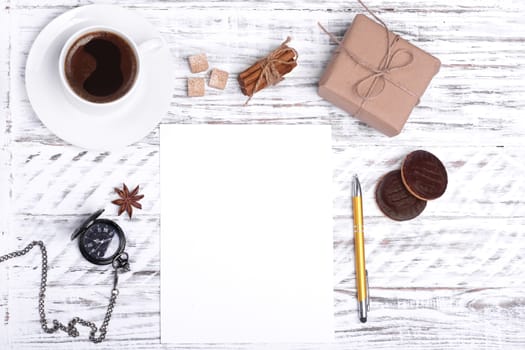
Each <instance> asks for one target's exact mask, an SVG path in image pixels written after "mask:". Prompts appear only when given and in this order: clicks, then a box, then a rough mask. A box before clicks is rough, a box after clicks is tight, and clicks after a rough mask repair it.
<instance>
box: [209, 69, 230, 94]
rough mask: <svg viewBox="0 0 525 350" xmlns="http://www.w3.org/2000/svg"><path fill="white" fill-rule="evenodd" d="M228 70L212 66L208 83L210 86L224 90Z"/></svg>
mask: <svg viewBox="0 0 525 350" xmlns="http://www.w3.org/2000/svg"><path fill="white" fill-rule="evenodd" d="M228 75H229V74H228V72H225V71H223V70H220V69H217V68H214V69H213V70H212V71H211V75H210V81H209V82H208V85H209V86H210V87H212V88H216V89H221V90H224V88H225V87H226V83H227V82H228Z"/></svg>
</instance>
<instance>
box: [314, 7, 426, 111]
mask: <svg viewBox="0 0 525 350" xmlns="http://www.w3.org/2000/svg"><path fill="white" fill-rule="evenodd" d="M357 1H358V2H359V3H360V4H361V5H362V6H363V7H364V8H365V10H366V11H367V12H368V13H369V14H370V15H371V16H372V17H374V19H375V20H376V21H378V22H379V23H381V25H382V26H383V27H384V28H385V33H386V42H387V45H386V52H385V55H384V56H383V58H382V59H381V61H380V63H379V67H377V68H376V67H374V66H373V65H371V64H369V63H368V62H366V61H364V60H362V59H360V58H359V57H357V56H356V55H355V54H354V53H352V52H351V51H350V50H348V49H347V48H346V47H344V46H343V45H342V42H341V41H340V40H339V39H337V38H336V37H335V35H333V34H332V33H330V32H329V31H328V30H326V29H325V28H324V27H323V26H322V25H321V24H320V23H318V25H319V27H320V28H321V30H322V31H323V32H325V33H326V34H328V36H329V37H330V39H332V40H333V41H334V42H335V43H336V44H338V45H339V48H340V49H342V50H343V51H344V52H345V53H346V54H347V55H348V57H350V58H351V59H352V60H353V61H354V62H356V63H357V64H359V65H360V66H362V67H364V68H366V69H367V70H369V71H370V74H369V75H368V76H366V77H365V78H363V79H361V80H360V81H358V82H357V83H355V85H354V89H355V93H356V95H357V96H359V97H360V98H361V104H360V105H359V109H358V110H357V112H356V114H359V112H361V110H362V108H363V105H364V104H365V102H366V101H370V100H373V99H375V98H376V97H378V96H379V95H381V93H382V92H383V91H384V89H385V84H386V83H385V81H388V82H389V83H391V84H392V85H394V86H396V87H397V88H399V89H401V90H402V91H404V92H405V93H407V94H408V95H410V96H412V97H414V98H416V99H417V103H416V104H419V97H420V96H419V95H418V94H416V93H414V92H413V91H411V90H410V89H408V88H407V87H405V86H403V85H402V84H401V83H399V82H397V81H394V80H393V79H391V77H390V76H389V74H390V73H391V72H393V71H396V70H401V69H404V68H407V67H408V66H409V65H410V64H411V63H412V62H413V61H414V55H413V54H412V52H410V51H409V50H407V49H398V50H396V51H394V52H392V48H391V39H390V33H389V30H388V27H387V25H386V24H385V22H383V21H382V20H381V19H380V18H379V17H377V16H376V15H375V14H374V13H373V12H372V11H371V10H370V9H369V8H368V7H367V6H366V5H365V4H363V2H362V1H361V0H357ZM398 38H399V36H398V35H396V36H395V37H394V40H393V41H394V42H395V41H396V40H397V39H398ZM402 55H405V56H406V57H407V59H406V61H404V62H402V63H398V64H395V63H394V61H395V58H396V57H401V56H402ZM378 82H379V83H380V84H381V85H380V86H379V88H377V89H376V84H377V83H378ZM366 87H368V89H367V88H366Z"/></svg>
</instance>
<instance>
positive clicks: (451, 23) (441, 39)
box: [13, 3, 525, 146]
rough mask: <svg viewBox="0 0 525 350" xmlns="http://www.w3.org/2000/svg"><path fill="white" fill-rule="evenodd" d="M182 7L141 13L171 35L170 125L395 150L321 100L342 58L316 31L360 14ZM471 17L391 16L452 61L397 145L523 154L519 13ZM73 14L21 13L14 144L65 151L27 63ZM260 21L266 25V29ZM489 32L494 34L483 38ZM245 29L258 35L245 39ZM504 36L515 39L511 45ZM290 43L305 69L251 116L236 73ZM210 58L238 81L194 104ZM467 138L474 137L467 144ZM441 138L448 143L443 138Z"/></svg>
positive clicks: (480, 11)
mask: <svg viewBox="0 0 525 350" xmlns="http://www.w3.org/2000/svg"><path fill="white" fill-rule="evenodd" d="M166 6H167V7H166ZM177 6H178V5H176V3H173V4H172V3H170V4H164V3H163V4H162V5H161V7H160V8H159V7H146V8H139V9H136V11H139V12H140V13H142V14H143V15H144V16H145V17H146V18H148V19H149V20H151V21H152V22H153V23H155V24H157V25H158V26H159V27H160V28H162V32H163V34H164V36H165V37H166V38H167V40H168V41H169V43H170V45H171V46H172V53H173V56H174V63H175V70H176V72H177V79H176V83H175V90H174V91H175V96H174V99H173V103H172V108H170V111H169V114H168V116H167V117H166V118H165V121H166V122H192V123H225V122H227V123H232V122H233V123H254V122H255V123H257V122H259V123H290V124H293V123H319V122H320V123H332V124H334V125H336V126H338V127H339V130H340V131H341V133H340V134H339V135H337V136H338V138H347V139H350V138H351V141H349V142H352V143H363V144H373V143H374V142H376V140H377V139H378V137H379V139H380V140H381V141H383V140H384V141H383V142H391V141H390V140H389V139H387V138H385V137H382V136H381V135H379V134H378V133H377V132H375V131H374V130H372V129H370V128H368V127H364V126H363V125H362V124H360V123H359V122H358V121H357V120H356V119H354V118H350V117H348V116H347V115H346V114H345V113H344V112H342V111H340V110H339V109H337V108H336V107H334V106H331V105H330V104H328V103H327V102H325V101H323V100H322V99H321V98H320V97H319V96H317V94H316V84H317V81H318V79H319V76H320V75H321V73H322V70H323V67H324V66H325V64H326V62H327V61H328V59H329V57H330V55H331V53H332V52H333V51H334V49H335V46H334V45H333V44H330V43H329V40H328V38H327V37H326V35H325V34H323V33H321V32H320V31H319V30H318V28H317V27H316V22H317V21H321V22H323V23H325V24H326V25H327V26H328V27H329V28H330V30H333V31H334V32H335V33H337V34H339V35H341V34H342V33H343V32H344V30H345V28H346V26H347V25H348V24H349V23H350V21H351V18H352V16H353V12H351V13H345V12H343V13H341V12H333V11H332V12H328V11H320V10H318V11H306V10H305V11H297V13H294V16H289V11H290V9H289V8H287V7H285V8H284V9H265V8H264V7H263V8H262V9H261V8H257V9H253V8H252V7H251V6H249V5H246V8H242V9H239V6H241V5H240V4H239V3H233V4H230V6H231V8H228V7H227V6H228V3H227V4H226V5H224V6H225V8H222V7H221V10H220V11H219V10H217V12H213V11H209V10H208V9H207V8H205V7H200V6H185V5H184V4H183V5H180V8H179V7H177ZM221 6H223V5H221ZM333 6H335V4H334V5H333ZM339 6H340V5H339ZM469 10H470V9H468V8H467V9H463V10H462V11H458V12H457V13H447V15H446V22H445V25H444V24H443V23H442V22H443V20H441V19H440V18H442V17H433V16H432V14H428V13H424V14H420V13H418V12H413V11H409V12H405V13H403V11H402V9H401V11H400V12H398V11H396V12H385V13H384V14H383V15H384V16H385V20H386V21H387V22H388V23H390V24H391V27H392V28H397V29H398V31H399V32H401V34H403V35H405V36H406V37H407V38H408V39H410V40H412V41H414V42H415V43H416V44H418V45H420V46H421V47H422V48H425V49H427V50H429V51H430V52H432V53H434V54H436V55H437V56H438V57H439V58H440V59H441V60H442V61H443V68H442V71H441V72H440V74H439V75H438V76H437V77H436V79H435V80H434V81H433V83H432V84H431V87H430V88H429V90H428V91H427V92H426V94H425V95H424V97H423V99H422V102H421V104H420V106H419V107H417V108H416V110H415V111H414V113H413V115H412V116H411V118H410V120H409V123H408V124H407V127H406V130H405V131H404V133H403V134H402V135H401V136H399V137H396V138H395V139H394V141H393V142H395V143H397V144H407V145H408V144H411V143H428V142H430V143H433V144H441V143H443V142H446V143H447V144H449V145H458V144H460V145H465V144H472V145H476V146H480V145H485V144H489V145H493V146H496V145H500V144H505V145H515V146H518V145H521V140H520V138H519V137H517V136H516V135H521V134H522V133H523V131H525V130H524V127H523V123H521V113H520V110H521V108H522V107H523V99H522V98H521V96H522V95H523V93H524V91H523V90H524V89H523V85H522V84H521V83H520V82H521V81H522V80H523V79H524V78H525V73H523V70H520V69H516V67H519V66H522V65H523V64H524V63H525V62H524V61H525V52H524V48H523V47H524V46H523V45H519V44H516V43H517V42H520V41H522V40H523V38H524V36H525V33H524V30H523V29H521V28H524V26H517V24H519V23H521V22H522V21H523V20H522V19H521V16H520V14H519V13H518V12H516V11H514V8H512V7H509V8H495V9H492V8H485V7H482V8H475V9H471V10H470V11H472V13H470V15H469V14H465V13H464V12H465V11H469ZM63 11H64V9H63V8H47V7H44V8H21V9H17V10H16V11H14V15H15V18H16V19H17V23H18V25H19V27H18V30H17V31H16V36H17V37H16V44H14V45H15V46H16V47H15V48H14V51H15V52H16V54H15V56H14V63H13V65H14V69H15V71H16V74H15V75H14V77H15V79H14V82H13V94H14V96H15V98H16V100H17V101H20V102H21V103H19V104H17V105H16V106H13V110H14V111H13V113H15V114H16V115H31V118H24V119H23V120H20V121H19V122H18V123H17V124H16V125H15V135H14V137H15V138H16V141H18V142H27V141H30V140H31V141H32V142H40V143H46V144H55V145H62V144H64V143H63V142H62V141H61V140H59V139H57V138H56V137H55V136H53V135H52V134H51V133H50V132H49V131H48V130H47V129H45V128H44V127H43V126H42V125H41V123H40V122H39V121H38V119H37V118H36V116H35V115H34V113H33V112H32V110H31V108H30V106H29V104H28V102H27V97H26V96H25V87H24V85H23V81H22V80H21V78H22V77H23V68H24V62H25V57H26V55H27V52H28V51H29V48H30V44H31V42H32V41H33V40H34V37H35V35H36V33H37V32H38V31H39V30H40V28H42V26H43V25H44V24H45V23H47V22H48V21H49V20H51V19H52V18H54V17H55V16H57V15H58V14H60V13H62V12H63ZM218 13H219V14H220V16H219V17H220V18H217V16H218V15H217V14H218ZM35 17H36V18H38V19H40V20H35ZM258 18H264V19H265V20H264V21H263V22H261V21H260V20H259V21H258ZM500 18H505V20H503V21H502V20H500ZM489 24H490V26H489ZM482 25H483V26H486V27H487V28H488V27H490V30H485V31H481V28H480V26H482ZM239 28H243V33H245V32H248V33H251V35H239ZM290 28H293V30H290ZM479 33H482V34H479ZM499 33H507V34H506V35H505V37H501V36H500V34H499ZM289 34H290V35H292V36H293V37H294V41H293V43H294V45H295V46H296V47H297V49H298V50H299V52H300V65H299V67H298V68H297V69H296V70H294V72H293V73H292V74H290V75H289V77H288V78H287V79H286V80H285V81H284V82H283V83H281V85H280V86H279V87H276V88H273V89H268V90H265V91H264V92H262V93H261V94H259V95H258V96H257V97H256V98H254V100H253V102H252V103H251V105H250V106H248V107H246V108H242V107H241V106H242V104H243V103H244V101H245V97H244V96H242V95H241V94H240V93H239V89H238V87H237V84H236V82H235V74H236V73H237V72H239V71H241V70H243V69H244V68H246V66H247V65H248V64H249V63H248V62H251V61H254V60H255V59H257V58H258V57H260V56H261V55H262V54H263V53H264V52H267V51H268V50H270V49H271V48H273V47H275V46H276V45H277V44H278V43H279V42H280V41H281V40H282V39H283V38H284V37H285V36H286V35H289ZM200 51H206V52H208V54H209V56H210V61H211V63H212V65H213V66H217V67H221V68H224V69H227V70H229V71H230V72H231V73H232V76H231V79H230V82H229V85H228V87H227V89H226V91H225V92H218V91H213V90H211V91H210V92H209V94H208V95H207V96H206V97H204V98H198V99H188V98H186V97H185V94H186V77H187V76H189V75H190V74H189V71H188V68H187V63H186V61H185V57H186V56H187V55H189V54H191V53H195V52H200ZM19 78H20V79H19ZM283 93H284V94H283ZM283 96H284V97H283ZM276 107H277V108H276ZM284 107H286V108H284ZM304 107H307V108H304ZM465 130H469V131H470V132H471V133H472V134H473V136H472V137H471V138H462V137H458V135H461V134H462V133H463V132H464V131H465ZM509 130H513V131H516V132H515V133H514V132H509ZM435 135H440V137H439V139H436V137H435ZM144 142H147V143H152V144H158V132H154V133H152V134H150V135H149V137H147V138H146V139H145V140H144Z"/></svg>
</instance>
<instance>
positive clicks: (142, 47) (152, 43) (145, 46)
mask: <svg viewBox="0 0 525 350" xmlns="http://www.w3.org/2000/svg"><path fill="white" fill-rule="evenodd" d="M163 45H164V42H163V41H162V39H160V38H153V39H148V40H146V41H143V42H141V43H140V44H139V45H138V49H139V51H140V53H146V52H152V51H157V50H158V49H160V48H161V47H162V46H163Z"/></svg>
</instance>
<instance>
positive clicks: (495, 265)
mask: <svg viewBox="0 0 525 350" xmlns="http://www.w3.org/2000/svg"><path fill="white" fill-rule="evenodd" d="M367 219H368V218H367ZM78 220H79V218H78V217H62V218H58V219H57V218H54V217H49V216H19V217H16V218H15V223H16V224H15V227H17V234H16V235H13V238H14V241H15V242H16V243H15V244H14V245H16V246H23V242H24V240H25V239H24V238H25V237H30V236H32V235H34V233H33V232H32V231H33V230H34V229H35V227H46V228H47V229H46V230H44V231H42V232H40V233H39V237H40V238H41V239H43V240H45V241H46V242H47V243H48V250H49V261H50V264H51V266H52V268H51V270H50V273H49V288H48V298H49V302H48V305H49V306H48V309H49V315H50V316H49V317H50V318H51V317H55V316H56V317H57V318H59V319H60V320H67V319H69V317H71V316H73V315H77V314H80V315H81V317H86V318H88V319H94V320H97V321H99V322H100V319H101V317H102V315H103V312H104V307H105V301H106V299H107V291H108V289H109V288H110V285H111V276H110V274H109V273H108V271H105V269H104V268H101V267H93V266H90V265H89V264H88V263H86V262H85V261H83V259H82V258H81V257H80V254H79V253H78V251H77V249H76V245H75V244H74V243H71V242H68V240H67V238H68V236H69V235H68V234H69V230H67V229H66V228H69V227H68V225H71V224H72V222H74V221H78ZM385 220H386V219H385V218H383V217H378V218H370V219H368V220H367V221H366V225H367V226H366V228H367V254H368V270H369V274H370V287H371V295H372V310H373V311H372V313H371V322H370V323H369V324H367V325H361V324H360V323H359V322H358V320H357V317H356V314H355V312H356V311H355V307H356V306H355V285H354V283H355V282H354V274H353V258H352V244H351V235H350V233H349V230H350V227H351V220H350V218H342V217H337V218H336V220H335V230H334V231H335V232H334V253H335V255H334V269H335V271H334V290H335V301H334V303H335V314H336V335H337V341H338V342H340V343H341V344H344V342H345V341H347V342H352V344H354V343H355V344H354V345H356V344H361V345H365V344H368V343H374V342H379V344H381V342H383V341H385V342H387V343H388V344H389V345H388V346H392V345H396V344H397V345H401V344H403V343H404V342H405V340H406V338H405V337H408V338H409V339H411V342H412V343H413V344H414V345H413V346H414V348H417V346H419V347H421V346H427V345H428V346H431V345H435V346H436V347H435V348H439V347H438V346H440V344H441V345H444V346H445V348H452V346H461V345H463V346H474V345H476V344H485V346H486V347H485V348H492V347H498V346H502V345H503V344H506V345H510V346H511V347H512V345H513V344H520V343H521V344H523V342H524V341H525V335H523V333H522V332H521V323H520V322H519V321H518V320H520V319H523V317H525V300H524V298H523V293H522V285H523V282H522V280H521V279H520V277H521V276H522V275H523V273H524V268H523V264H522V259H523V258H522V257H523V256H525V255H524V254H525V247H523V246H520V245H519V244H512V242H515V241H522V240H523V239H524V238H525V235H524V233H523V232H522V230H521V227H523V225H524V224H525V218H520V219H508V218H500V219H488V218H485V219H484V220H483V227H484V228H483V229H481V228H478V230H476V231H475V232H474V231H472V230H471V228H472V227H479V218H470V219H464V218H451V219H449V220H442V219H441V218H425V222H424V223H423V222H421V220H419V221H417V220H414V221H409V222H405V223H400V224H399V225H391V224H389V225H385V223H384V221H385ZM152 226H154V227H158V221H157V220H156V219H155V220H153V221H151V220H150V219H146V220H143V219H138V220H137V221H135V222H134V223H133V226H132V228H130V230H129V232H130V237H131V242H132V243H131V244H130V248H129V253H130V255H131V256H132V263H133V271H132V272H131V273H129V274H126V275H122V278H121V294H120V296H119V303H118V307H117V308H116V310H115V319H114V321H113V322H112V327H111V330H110V336H109V337H108V338H109V342H108V343H106V344H105V346H108V347H111V346H113V345H117V343H112V341H124V340H125V341H131V342H133V343H135V340H136V341H137V342H138V343H139V344H140V342H141V341H146V340H147V341H149V342H151V344H154V343H155V342H156V341H158V334H159V323H158V319H159V314H158V313H159V309H158V307H159V303H158V300H159V288H158V283H159V274H158V266H159V258H158V231H157V232H156V233H157V234H155V233H153V234H151V232H150V228H151V227H152ZM64 231H66V232H65V233H64ZM12 247H13V246H12ZM39 264H40V257H39V255H38V254H36V253H35V254H33V253H31V254H29V255H28V257H25V258H20V259H18V260H16V261H15V262H13V263H12V264H10V265H11V268H10V274H11V279H10V284H11V288H10V293H11V296H10V303H11V305H12V307H11V309H13V308H16V311H15V310H12V311H11V315H12V316H11V319H10V322H13V323H14V324H25V325H26V326H24V327H20V328H18V331H17V332H16V334H12V335H11V338H12V344H13V345H15V344H16V348H17V349H18V348H19V346H20V347H22V348H23V346H24V345H26V346H29V345H35V346H36V347H38V343H42V342H45V343H53V342H59V343H60V344H61V345H62V346H65V344H69V345H70V346H71V343H73V342H76V341H75V340H70V339H68V338H66V337H65V336H64V335H62V336H59V337H53V336H48V335H45V334H43V333H42V332H41V331H40V330H39V324H38V322H37V313H36V310H35V307H36V294H37V288H38V283H39V268H36V267H38V266H39ZM429 271H431V273H429ZM64 279H67V280H68V281H70V282H71V285H70V286H69V287H68V288H67V289H65V288H63V280H64ZM17 286H23V287H17ZM87 287H89V288H87ZM138 310H140V312H139V311H138ZM51 315H54V316H51ZM372 321H373V323H372ZM502 329H505V332H504V333H500V332H501V330H502ZM476 330H477V331H476ZM445 334H446V336H445V338H442V339H441V341H442V343H440V342H439V341H440V337H443V336H444V335H445ZM63 342H66V343H63ZM416 344H417V346H416ZM57 345H58V344H57ZM406 345H407V346H409V344H406ZM232 346H233V345H232ZM222 347H224V348H229V347H228V345H217V347H216V348H222ZM137 348H140V347H137ZM378 348H387V345H386V344H383V345H382V346H381V345H380V346H379V347H378Z"/></svg>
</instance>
